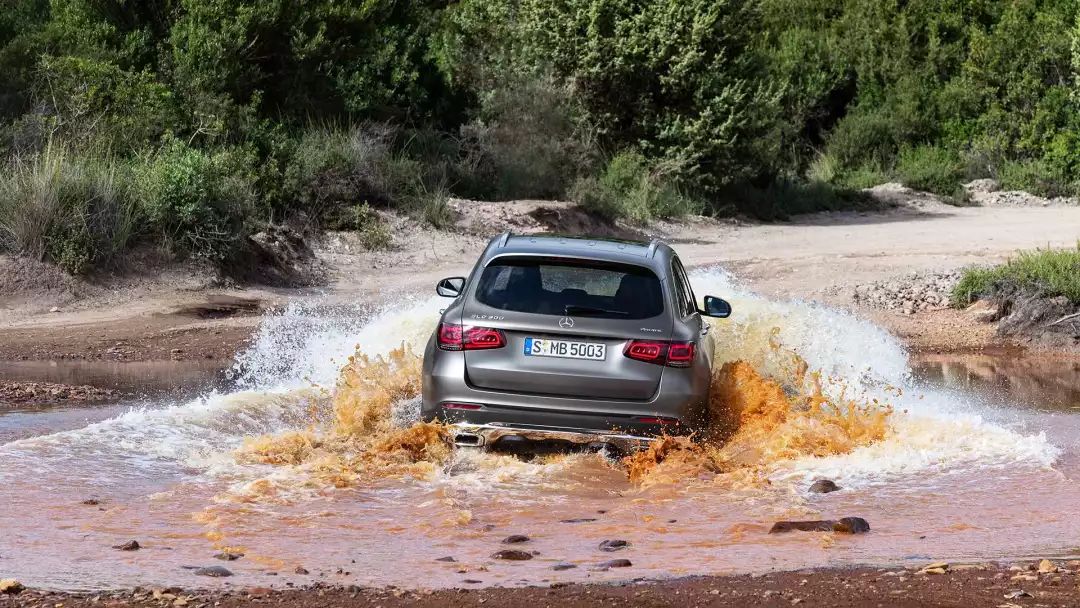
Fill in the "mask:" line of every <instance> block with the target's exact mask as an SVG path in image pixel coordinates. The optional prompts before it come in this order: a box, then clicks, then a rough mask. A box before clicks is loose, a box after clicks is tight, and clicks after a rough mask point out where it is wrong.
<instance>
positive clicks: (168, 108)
mask: <svg viewBox="0 0 1080 608" xmlns="http://www.w3.org/2000/svg"><path fill="white" fill-rule="evenodd" d="M35 76H36V85H35V97H36V100H37V101H38V102H39V103H41V104H42V105H44V106H46V107H48V108H49V110H50V112H49V119H50V120H51V121H52V125H51V126H52V134H53V135H54V136H58V137H62V138H63V139H64V141H66V142H68V143H69V144H77V145H79V146H81V147H89V146H93V147H94V148H96V149H100V148H101V147H107V148H109V149H112V150H129V149H131V148H133V147H140V146H143V145H145V144H147V143H151V142H154V141H156V140H157V139H158V138H160V137H161V135H162V134H163V133H165V131H166V130H168V129H170V128H173V127H174V126H175V125H176V119H177V112H176V108H175V106H174V100H173V95H172V92H171V91H170V90H169V88H168V87H166V86H165V85H163V84H161V83H160V82H158V81H157V80H156V77H155V75H154V74H153V73H151V72H148V71H137V72H135V71H129V70H124V69H122V68H121V67H119V66H118V65H116V64H114V63H111V62H108V61H102V60H97V59H92V58H83V57H50V56H45V57H42V58H41V60H40V62H39V64H38V69H37V72H36V75H35Z"/></svg>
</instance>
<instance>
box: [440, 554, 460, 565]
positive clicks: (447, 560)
mask: <svg viewBox="0 0 1080 608" xmlns="http://www.w3.org/2000/svg"><path fill="white" fill-rule="evenodd" d="M435 561H437V562H448V563H451V564H453V563H457V560H456V559H454V558H453V557H451V556H449V555H447V556H446V557H439V558H436V559H435Z"/></svg>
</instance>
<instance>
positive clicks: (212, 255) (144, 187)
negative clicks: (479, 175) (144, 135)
mask: <svg viewBox="0 0 1080 608" xmlns="http://www.w3.org/2000/svg"><path fill="white" fill-rule="evenodd" d="M252 160H253V159H252V158H251V156H250V154H249V153H248V152H247V151H246V150H244V149H242V148H231V149H224V150H220V151H216V152H213V153H209V152H205V151H202V150H199V149H196V148H192V147H191V146H189V145H187V144H185V143H184V142H181V141H177V140H173V141H170V142H167V143H166V145H165V146H164V147H162V148H161V149H160V150H159V151H158V152H157V153H155V154H154V155H153V157H151V158H150V159H149V160H148V162H146V163H145V164H144V165H141V166H139V167H137V176H136V180H137V185H138V194H139V202H140V205H141V208H142V210H143V212H144V213H145V215H146V217H147V219H148V220H149V221H150V223H151V225H152V226H153V228H154V230H155V231H156V232H157V233H158V235H160V237H161V239H162V240H163V244H164V245H165V246H166V247H167V248H169V249H170V250H172V251H174V252H176V253H178V254H181V255H191V256H194V257H198V258H202V259H207V260H211V261H214V262H218V263H221V262H225V261H227V260H229V259H230V257H231V256H232V255H233V254H234V253H235V252H236V251H237V249H238V247H240V245H241V241H242V238H243V237H244V236H245V235H246V234H247V233H248V226H247V225H246V222H248V221H251V220H254V215H255V213H254V212H255V210H256V204H255V201H256V193H255V189H254V181H255V175H254V170H253V168H252V165H253V162H252Z"/></svg>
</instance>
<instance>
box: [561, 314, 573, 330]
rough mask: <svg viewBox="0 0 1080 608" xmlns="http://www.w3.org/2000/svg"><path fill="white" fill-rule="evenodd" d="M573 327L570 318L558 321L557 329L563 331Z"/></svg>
mask: <svg viewBox="0 0 1080 608" xmlns="http://www.w3.org/2000/svg"><path fill="white" fill-rule="evenodd" d="M573 326H574V320H573V319H571V318H570V317H563V318H561V319H559V327H561V328H563V329H568V328H571V327H573Z"/></svg>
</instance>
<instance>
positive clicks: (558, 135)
mask: <svg viewBox="0 0 1080 608" xmlns="http://www.w3.org/2000/svg"><path fill="white" fill-rule="evenodd" d="M579 112H580V108H578V107H577V106H576V104H575V103H574V102H573V100H572V91H571V90H570V87H568V86H566V85H557V84H555V83H553V82H551V81H550V80H548V79H546V78H543V79H538V80H526V81H524V82H519V83H517V84H516V85H514V84H511V85H508V86H507V85H504V86H500V87H499V88H497V89H495V90H493V91H491V92H490V93H489V94H488V95H485V96H484V98H483V99H482V100H481V103H480V113H479V116H478V117H477V119H476V120H474V121H473V122H471V123H469V124H467V125H465V126H464V127H462V134H463V135H464V137H465V141H466V145H467V146H469V149H468V150H467V151H468V152H469V153H470V154H471V155H472V157H471V158H469V159H467V160H466V162H471V163H474V168H473V169H472V172H473V173H474V175H475V173H476V172H480V174H481V175H485V176H488V178H489V181H490V184H491V190H490V191H489V192H481V194H486V195H488V196H493V197H494V198H496V199H502V200H508V199H517V198H561V197H564V196H565V195H566V193H567V190H568V189H569V187H570V186H571V184H572V183H573V182H574V179H575V177H576V176H578V175H580V174H582V173H586V172H591V171H592V170H593V169H594V166H595V165H597V164H598V162H597V157H598V149H597V146H596V142H595V140H594V136H595V133H594V131H593V130H592V129H591V128H589V127H588V126H587V125H586V123H585V120H584V118H583V117H581V116H580V115H579ZM474 189H478V188H474Z"/></svg>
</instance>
